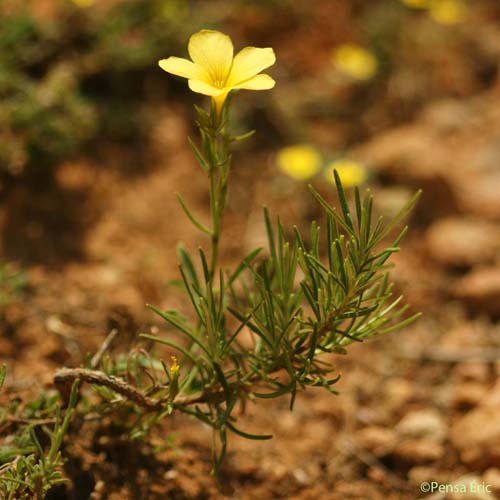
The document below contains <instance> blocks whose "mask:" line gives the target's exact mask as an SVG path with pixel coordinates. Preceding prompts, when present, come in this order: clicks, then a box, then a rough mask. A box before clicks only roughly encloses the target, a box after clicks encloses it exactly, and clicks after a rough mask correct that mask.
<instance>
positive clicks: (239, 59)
mask: <svg viewBox="0 0 500 500" xmlns="http://www.w3.org/2000/svg"><path fill="white" fill-rule="evenodd" d="M275 62H276V56H275V55H274V50H273V49H271V48H266V49H260V48H257V47H246V48H244V49H243V50H241V51H240V52H238V54H236V56H235V58H234V61H233V67H232V69H231V75H230V79H229V82H228V85H231V86H234V85H238V84H240V83H241V82H244V81H246V80H249V79H250V78H252V77H253V76H255V75H257V74H258V73H260V72H261V71H262V70H263V69H266V68H269V66H272V65H273V64H274V63H275Z"/></svg>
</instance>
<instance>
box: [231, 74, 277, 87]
mask: <svg viewBox="0 0 500 500" xmlns="http://www.w3.org/2000/svg"><path fill="white" fill-rule="evenodd" d="M275 84H276V82H275V81H274V80H273V79H272V78H271V77H270V76H269V75H255V76H254V77H253V78H250V79H248V80H246V81H245V82H241V83H239V84H238V85H232V86H231V88H232V89H247V90H268V89H272V88H273V87H274V85H275Z"/></svg>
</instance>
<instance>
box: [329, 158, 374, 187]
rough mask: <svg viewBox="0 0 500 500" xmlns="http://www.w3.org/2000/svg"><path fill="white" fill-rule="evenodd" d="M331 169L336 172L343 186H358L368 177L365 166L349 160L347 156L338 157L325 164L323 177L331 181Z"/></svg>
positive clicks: (332, 180) (332, 179) (332, 178)
mask: <svg viewBox="0 0 500 500" xmlns="http://www.w3.org/2000/svg"><path fill="white" fill-rule="evenodd" d="M333 170H336V171H337V172H338V174H339V177H340V180H341V181H342V185H343V186H344V187H345V188H350V187H354V186H359V185H360V184H363V182H365V181H366V179H367V178H368V173H367V171H366V168H365V167H364V166H363V165H362V164H361V163H359V162H357V161H355V160H349V159H348V158H340V159H338V160H335V161H332V162H331V163H330V164H329V165H328V166H327V168H326V171H325V177H326V178H327V179H328V180H329V181H330V182H332V183H334V182H335V180H334V177H333Z"/></svg>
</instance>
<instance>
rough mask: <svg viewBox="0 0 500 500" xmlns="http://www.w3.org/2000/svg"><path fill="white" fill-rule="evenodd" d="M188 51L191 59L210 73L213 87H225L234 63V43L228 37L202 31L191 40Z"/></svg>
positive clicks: (209, 31) (214, 32)
mask: <svg viewBox="0 0 500 500" xmlns="http://www.w3.org/2000/svg"><path fill="white" fill-rule="evenodd" d="M188 51H189V55H190V56H191V59H192V60H193V61H194V62H195V63H196V64H197V65H198V66H200V67H201V68H203V69H204V70H205V71H206V72H207V73H208V76H209V77H210V83H211V84H212V85H213V86H215V87H220V88H222V87H224V86H225V84H226V81H227V78H228V76H229V72H230V71H231V65H232V62H233V43H232V42H231V39H230V38H229V37H228V36H227V35H225V34H224V33H221V32H220V31H212V30H201V31H199V32H198V33H195V34H194V35H192V36H191V38H190V39H189V44H188ZM209 95H212V94H209Z"/></svg>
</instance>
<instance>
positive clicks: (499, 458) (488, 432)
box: [450, 406, 500, 467]
mask: <svg viewBox="0 0 500 500" xmlns="http://www.w3.org/2000/svg"><path fill="white" fill-rule="evenodd" d="M450 439H451V442H452V444H453V446H454V447H455V448H456V449H457V450H458V451H459V452H460V458H461V460H462V461H463V462H464V463H465V464H467V465H469V466H472V467H492V466H500V407H494V406H481V407H478V408H476V409H475V410H472V411H470V412H468V413H467V414H466V415H464V416H463V417H462V418H460V419H459V420H458V421H457V422H455V424H454V425H453V426H452V428H451V431H450Z"/></svg>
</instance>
